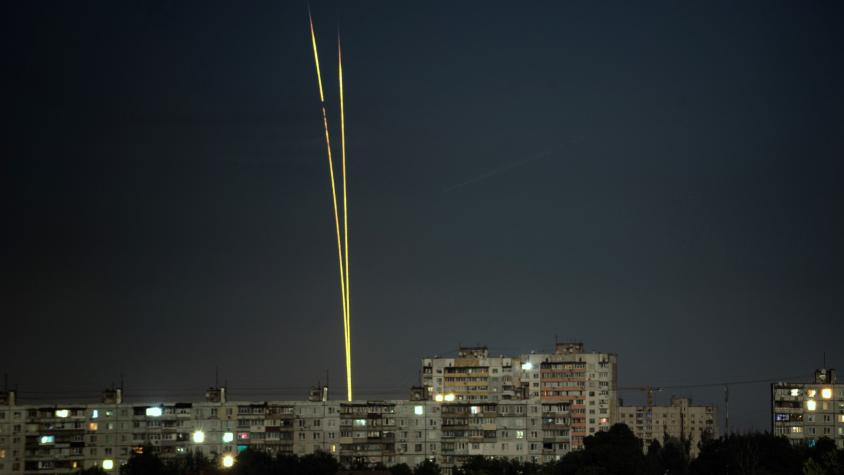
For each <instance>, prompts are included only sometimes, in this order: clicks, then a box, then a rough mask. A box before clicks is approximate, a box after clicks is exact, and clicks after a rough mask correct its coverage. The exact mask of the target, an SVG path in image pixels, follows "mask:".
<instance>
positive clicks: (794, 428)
mask: <svg viewBox="0 0 844 475" xmlns="http://www.w3.org/2000/svg"><path fill="white" fill-rule="evenodd" d="M801 432H803V428H802V427H800V426H792V427H791V433H792V434H800V433H801Z"/></svg>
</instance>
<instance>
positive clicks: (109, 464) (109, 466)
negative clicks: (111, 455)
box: [103, 459, 114, 470]
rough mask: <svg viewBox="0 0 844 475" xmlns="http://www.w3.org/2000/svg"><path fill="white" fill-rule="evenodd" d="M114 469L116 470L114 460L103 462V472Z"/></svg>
mask: <svg viewBox="0 0 844 475" xmlns="http://www.w3.org/2000/svg"><path fill="white" fill-rule="evenodd" d="M113 468H114V460H112V459H105V460H103V470H111V469H113Z"/></svg>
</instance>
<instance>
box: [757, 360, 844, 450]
mask: <svg viewBox="0 0 844 475" xmlns="http://www.w3.org/2000/svg"><path fill="white" fill-rule="evenodd" d="M771 430H772V432H773V433H774V435H781V436H784V437H787V438H788V439H789V440H790V441H791V442H792V443H794V444H796V445H807V446H810V447H811V446H813V445H815V443H816V442H817V440H818V439H820V438H821V437H827V438H830V439H832V440H834V441H835V444H836V445H837V446H838V448H844V384H839V383H838V382H837V378H836V373H835V370H834V369H828V368H825V369H818V370H816V371H815V378H814V382H812V383H787V382H779V383H774V384H772V385H771Z"/></svg>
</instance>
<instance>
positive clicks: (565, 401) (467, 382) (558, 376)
mask: <svg viewBox="0 0 844 475" xmlns="http://www.w3.org/2000/svg"><path fill="white" fill-rule="evenodd" d="M617 360H618V358H617V356H616V355H615V354H612V353H587V352H585V351H584V349H583V344H582V343H556V344H555V348H554V352H553V353H529V354H522V355H518V356H498V357H490V356H489V351H488V350H487V348H486V347H482V346H481V347H461V348H460V349H459V350H458V352H457V356H456V357H439V356H435V357H431V358H424V359H423V360H422V384H423V386H425V387H426V388H427V390H428V393H429V395H430V397H431V398H432V399H433V400H435V401H445V402H451V401H468V402H478V403H483V402H499V401H510V400H515V401H533V402H538V403H540V404H541V405H542V414H543V430H544V434H545V436H547V438H548V440H549V441H552V442H553V443H556V444H558V446H560V447H565V449H566V451H568V450H570V449H577V448H580V447H582V446H583V438H584V437H586V436H587V435H590V434H594V433H595V432H597V431H600V430H607V429H609V427H610V425H611V424H612V423H613V421H614V420H615V416H616V411H617V407H618V406H617V400H618V394H617V381H618V375H617V372H618V369H617V367H618V366H617V365H618V363H617Z"/></svg>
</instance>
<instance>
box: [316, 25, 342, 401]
mask: <svg viewBox="0 0 844 475" xmlns="http://www.w3.org/2000/svg"><path fill="white" fill-rule="evenodd" d="M308 22H309V25H310V33H311V45H312V47H313V51H314V64H315V65H316V72H317V84H318V86H319V100H320V104H321V106H322V123H323V128H324V130H325V146H326V151H327V153H328V173H329V178H330V180H331V200H332V204H333V206H334V228H335V231H336V234H337V259H338V263H339V269H340V297H341V299H340V300H341V303H342V307H343V338H344V346H345V353H346V389H347V397H348V400H349V401H351V400H352V353H351V338H350V336H349V335H350V324H349V305H348V298H349V293H348V282H349V277H348V263H349V255H348V236H349V231H348V224H347V220H348V206H347V204H346V202H347V199H346V198H347V195H346V145H345V142H346V139H345V119H344V117H343V76H342V74H343V73H342V69H341V71H340V109H341V111H340V115H341V126H340V127H341V136H342V139H341V143H342V157H343V226H344V234H345V238H346V239H345V242H346V252H345V266H344V258H343V257H344V256H343V254H344V252H343V241H342V240H341V238H340V216H339V210H338V206H337V189H336V185H335V177H334V160H333V158H332V156H331V138H330V134H329V131H328V114H327V112H326V109H325V95H324V93H323V89H322V73H321V72H320V67H319V53H318V52H317V43H316V32H315V29H314V21H313V17H312V16H311V12H310V9H309V10H308ZM338 47H339V39H338ZM338 57H339V51H338ZM341 68H342V66H341Z"/></svg>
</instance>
